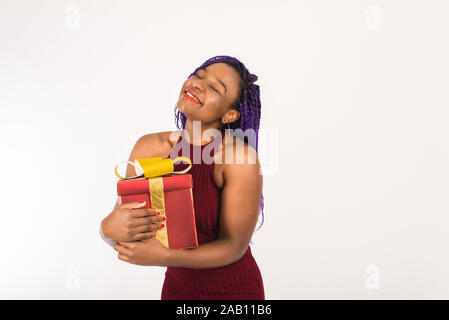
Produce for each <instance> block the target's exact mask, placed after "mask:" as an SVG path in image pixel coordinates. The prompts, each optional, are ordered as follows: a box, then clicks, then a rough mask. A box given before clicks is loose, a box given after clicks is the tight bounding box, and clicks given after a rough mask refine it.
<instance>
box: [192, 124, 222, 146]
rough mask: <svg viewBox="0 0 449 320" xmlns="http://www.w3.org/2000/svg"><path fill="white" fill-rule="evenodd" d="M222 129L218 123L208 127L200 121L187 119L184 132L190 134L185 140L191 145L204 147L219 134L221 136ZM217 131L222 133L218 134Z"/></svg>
mask: <svg viewBox="0 0 449 320" xmlns="http://www.w3.org/2000/svg"><path fill="white" fill-rule="evenodd" d="M213 129H215V130H213ZM220 129H221V128H220V127H218V126H217V124H216V123H213V124H209V125H208V124H204V123H202V122H201V121H199V120H195V121H193V120H189V118H187V119H186V124H185V128H184V131H185V132H187V133H188V134H186V135H185V138H186V140H187V142H189V143H191V144H194V145H204V144H207V143H209V142H210V141H212V140H213V139H214V138H215V137H216V136H217V135H218V134H221V132H220ZM217 131H218V132H220V133H217Z"/></svg>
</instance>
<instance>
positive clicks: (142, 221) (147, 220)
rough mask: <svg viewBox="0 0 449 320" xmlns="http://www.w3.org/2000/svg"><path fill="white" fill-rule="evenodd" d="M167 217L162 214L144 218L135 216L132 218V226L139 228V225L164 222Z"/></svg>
mask: <svg viewBox="0 0 449 320" xmlns="http://www.w3.org/2000/svg"><path fill="white" fill-rule="evenodd" d="M166 219H167V218H165V217H161V216H149V217H144V218H135V219H132V220H131V224H130V227H131V228H137V227H139V226H145V225H149V224H152V223H162V221H165V220H166Z"/></svg>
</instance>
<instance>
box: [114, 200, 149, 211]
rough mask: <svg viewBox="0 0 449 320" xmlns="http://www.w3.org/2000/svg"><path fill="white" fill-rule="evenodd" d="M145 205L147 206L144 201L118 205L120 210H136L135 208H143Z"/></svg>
mask: <svg viewBox="0 0 449 320" xmlns="http://www.w3.org/2000/svg"><path fill="white" fill-rule="evenodd" d="M146 204H147V202H146V201H143V202H137V201H133V202H127V203H122V204H121V205H120V208H122V209H137V208H143V207H145V206H146Z"/></svg>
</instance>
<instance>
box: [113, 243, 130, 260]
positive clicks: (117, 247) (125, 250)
mask: <svg viewBox="0 0 449 320" xmlns="http://www.w3.org/2000/svg"><path fill="white" fill-rule="evenodd" d="M114 250H115V251H117V252H118V253H119V255H125V256H128V257H129V256H130V255H131V254H132V252H131V251H130V250H129V248H127V247H125V245H124V242H119V241H118V242H117V243H116V244H115V245H114Z"/></svg>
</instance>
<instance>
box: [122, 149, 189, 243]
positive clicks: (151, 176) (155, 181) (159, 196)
mask: <svg viewBox="0 0 449 320" xmlns="http://www.w3.org/2000/svg"><path fill="white" fill-rule="evenodd" d="M178 160H181V161H182V160H184V161H186V162H188V163H189V167H188V168H186V169H184V170H182V171H176V172H175V171H174V163H175V162H176V161H178ZM124 162H127V163H129V164H132V165H133V166H134V168H135V169H136V173H137V176H134V177H129V178H124V177H122V176H120V175H119V174H118V171H117V167H118V166H119V165H120V164H121V163H124ZM191 167H192V161H191V160H190V159H189V158H186V157H178V158H176V159H175V160H171V159H170V158H169V159H164V160H163V159H162V158H161V157H154V158H145V159H136V160H135V162H131V161H123V162H120V163H118V164H117V165H116V166H115V170H114V171H115V175H116V176H117V177H118V178H119V179H120V180H128V179H133V178H137V177H141V176H142V175H143V176H144V177H145V178H146V179H148V185H149V191H150V200H151V205H152V206H153V208H157V209H158V210H159V212H160V213H161V217H165V200H164V182H163V179H162V177H161V176H163V175H166V174H170V173H176V174H183V173H186V172H187V171H189V170H190V168H191ZM167 229H168V225H167V220H165V227H164V228H162V229H158V230H157V231H156V235H155V236H154V237H155V238H156V239H157V240H159V241H160V242H161V243H162V245H164V246H165V247H167V248H169V245H168V232H167Z"/></svg>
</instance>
